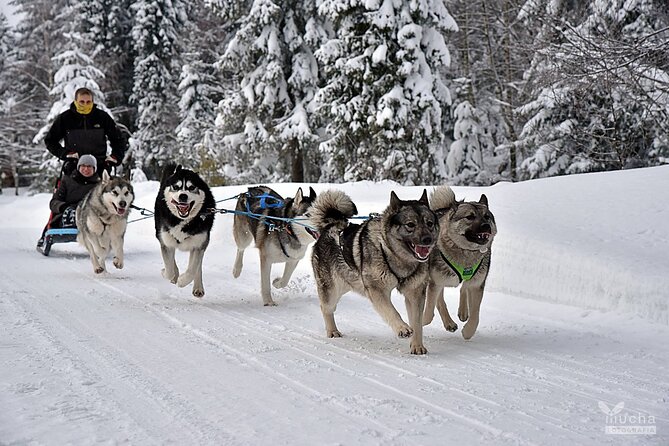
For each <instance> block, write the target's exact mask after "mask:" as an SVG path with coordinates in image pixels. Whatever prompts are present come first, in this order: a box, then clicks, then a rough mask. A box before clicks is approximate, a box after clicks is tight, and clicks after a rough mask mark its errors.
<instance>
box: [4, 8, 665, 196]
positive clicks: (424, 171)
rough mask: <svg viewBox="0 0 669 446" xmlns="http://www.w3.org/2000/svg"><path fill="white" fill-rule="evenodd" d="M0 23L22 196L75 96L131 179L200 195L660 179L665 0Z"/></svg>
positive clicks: (194, 12)
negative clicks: (194, 177) (303, 185)
mask: <svg viewBox="0 0 669 446" xmlns="http://www.w3.org/2000/svg"><path fill="white" fill-rule="evenodd" d="M11 3H12V4H13V5H14V7H15V8H16V11H17V16H16V17H18V21H17V23H16V24H15V25H13V26H10V25H9V22H8V21H7V18H6V17H4V16H0V114H1V119H0V161H1V163H2V172H3V174H4V177H5V178H7V179H8V178H11V179H12V180H14V179H16V180H19V181H22V182H23V185H32V186H33V187H34V188H35V189H41V188H44V187H45V186H46V185H47V184H48V181H51V180H49V178H52V177H53V175H49V174H50V173H56V172H57V170H58V168H59V166H60V164H59V161H58V160H55V159H54V158H53V156H51V155H50V154H49V153H48V152H47V151H46V149H45V146H44V142H43V137H44V134H45V132H46V131H47V130H48V128H49V125H50V124H51V122H52V121H53V119H54V118H55V117H56V116H57V115H58V113H60V112H61V111H63V110H64V109H65V108H66V107H68V106H69V104H70V103H71V102H72V100H73V92H74V90H75V89H76V88H78V87H81V86H87V87H89V88H91V89H92V90H93V91H94V92H95V101H96V103H97V105H98V106H99V107H101V108H103V109H105V110H108V111H109V112H110V113H111V114H112V116H113V117H114V118H115V120H116V121H117V122H118V123H119V125H120V126H122V128H124V131H125V133H126V135H127V137H128V144H129V150H128V152H127V153H126V156H125V158H124V160H123V167H124V169H129V170H131V171H132V172H133V175H134V176H135V178H140V177H144V176H145V177H146V178H149V179H156V178H157V177H158V175H159V172H160V169H161V167H162V166H163V165H164V164H165V163H166V162H167V161H178V162H181V163H183V164H185V165H187V166H188V167H192V168H194V169H195V170H198V171H200V172H201V173H202V174H203V175H204V176H205V177H206V179H207V180H208V181H209V182H210V183H211V184H212V185H220V184H241V183H260V182H281V181H295V182H334V183H338V182H349V181H359V180H372V181H378V180H393V181H396V182H398V183H400V184H406V185H411V184H416V185H418V184H445V183H447V184H451V185H489V184H494V183H496V182H499V181H520V180H526V179H531V178H539V177H545V176H554V175H566V174H573V173H581V172H593V171H603V170H616V169H626V168H634V167H644V166H653V165H658V164H665V163H668V162H669V4H668V3H667V1H666V0H586V1H576V0H447V1H439V0H283V1H282V0H274V1H272V0H188V1H185V0H79V1H68V0H12V2H11ZM126 130H127V131H126ZM5 185H7V184H5Z"/></svg>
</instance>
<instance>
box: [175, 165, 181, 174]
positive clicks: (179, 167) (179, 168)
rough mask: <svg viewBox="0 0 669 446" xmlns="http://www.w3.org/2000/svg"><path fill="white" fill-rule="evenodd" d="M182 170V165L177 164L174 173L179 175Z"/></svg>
mask: <svg viewBox="0 0 669 446" xmlns="http://www.w3.org/2000/svg"><path fill="white" fill-rule="evenodd" d="M181 170H183V167H182V166H181V164H177V167H175V168H174V173H177V172H179V171H181Z"/></svg>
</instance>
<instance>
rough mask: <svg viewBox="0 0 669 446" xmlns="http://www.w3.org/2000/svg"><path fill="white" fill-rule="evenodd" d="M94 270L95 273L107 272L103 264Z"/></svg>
mask: <svg viewBox="0 0 669 446" xmlns="http://www.w3.org/2000/svg"><path fill="white" fill-rule="evenodd" d="M93 272H94V273H95V274H102V273H104V272H105V269H104V268H103V267H102V266H98V267H97V268H93Z"/></svg>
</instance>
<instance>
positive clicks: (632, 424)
mask: <svg viewBox="0 0 669 446" xmlns="http://www.w3.org/2000/svg"><path fill="white" fill-rule="evenodd" d="M598 405H599V409H600V410H601V411H602V412H603V413H604V415H606V426H605V427H604V433H605V434H610V435H655V433H656V426H655V417H654V416H652V415H647V414H643V413H641V412H639V411H629V410H625V403H624V402H622V401H621V402H620V403H618V404H616V405H615V406H613V407H609V406H608V405H607V404H606V403H605V402H603V401H600V402H599V403H598Z"/></svg>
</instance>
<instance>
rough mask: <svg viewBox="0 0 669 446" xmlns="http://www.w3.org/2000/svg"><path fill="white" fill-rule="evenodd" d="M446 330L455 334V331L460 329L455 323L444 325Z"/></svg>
mask: <svg viewBox="0 0 669 446" xmlns="http://www.w3.org/2000/svg"><path fill="white" fill-rule="evenodd" d="M444 328H445V329H446V331H450V332H451V333H455V331H456V330H457V329H458V324H456V323H455V322H449V323H448V324H444Z"/></svg>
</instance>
